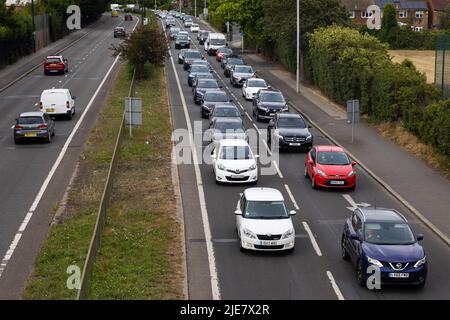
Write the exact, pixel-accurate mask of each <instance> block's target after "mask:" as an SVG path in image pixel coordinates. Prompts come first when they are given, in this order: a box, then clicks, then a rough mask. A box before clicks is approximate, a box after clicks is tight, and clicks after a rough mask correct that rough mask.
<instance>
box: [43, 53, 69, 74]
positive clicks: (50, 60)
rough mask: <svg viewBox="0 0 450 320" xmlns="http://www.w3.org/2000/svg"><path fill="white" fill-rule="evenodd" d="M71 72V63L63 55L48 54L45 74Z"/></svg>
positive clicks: (45, 62)
mask: <svg viewBox="0 0 450 320" xmlns="http://www.w3.org/2000/svg"><path fill="white" fill-rule="evenodd" d="M67 72H69V63H68V60H67V59H66V58H64V57H63V56H48V57H47V58H45V61H44V74H45V75H49V74H50V73H62V74H64V73H67Z"/></svg>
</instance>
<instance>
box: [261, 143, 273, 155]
mask: <svg viewBox="0 0 450 320" xmlns="http://www.w3.org/2000/svg"><path fill="white" fill-rule="evenodd" d="M263 143H264V146H265V147H266V150H267V152H268V153H269V155H272V151H270V149H269V146H268V145H267V142H266V140H265V139H263Z"/></svg>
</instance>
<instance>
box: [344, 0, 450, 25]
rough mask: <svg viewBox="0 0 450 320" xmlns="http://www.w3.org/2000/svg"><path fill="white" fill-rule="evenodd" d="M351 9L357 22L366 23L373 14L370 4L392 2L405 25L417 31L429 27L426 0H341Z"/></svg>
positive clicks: (398, 18)
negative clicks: (368, 9) (370, 10)
mask: <svg viewBox="0 0 450 320" xmlns="http://www.w3.org/2000/svg"><path fill="white" fill-rule="evenodd" d="M341 1H342V2H343V4H344V5H345V6H346V8H348V10H349V11H350V17H351V18H352V19H353V20H354V22H355V23H357V24H365V23H366V21H367V19H368V18H370V17H371V16H372V13H371V12H367V8H368V7H369V6H370V5H377V6H379V7H380V8H381V10H383V9H384V7H385V6H386V5H387V4H389V3H391V4H393V5H394V7H395V10H396V11H397V21H398V22H399V23H400V24H401V25H403V24H408V25H411V27H412V28H414V30H415V31H422V30H424V29H428V27H429V26H428V23H429V19H428V17H429V12H428V4H427V2H426V1H424V0H341ZM449 1H450V0H449Z"/></svg>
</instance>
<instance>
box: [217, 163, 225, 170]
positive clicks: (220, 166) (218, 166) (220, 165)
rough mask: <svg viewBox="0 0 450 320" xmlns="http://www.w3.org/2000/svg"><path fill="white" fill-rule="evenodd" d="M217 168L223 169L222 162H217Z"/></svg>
mask: <svg viewBox="0 0 450 320" xmlns="http://www.w3.org/2000/svg"><path fill="white" fill-rule="evenodd" d="M217 168H219V170H225V166H224V165H223V164H221V163H219V164H218V165H217Z"/></svg>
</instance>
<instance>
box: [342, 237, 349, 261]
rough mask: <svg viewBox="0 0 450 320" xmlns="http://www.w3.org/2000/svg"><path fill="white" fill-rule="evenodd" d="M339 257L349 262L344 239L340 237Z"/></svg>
mask: <svg viewBox="0 0 450 320" xmlns="http://www.w3.org/2000/svg"><path fill="white" fill-rule="evenodd" d="M341 257H342V259H344V260H349V259H350V256H349V255H348V252H347V249H346V248H345V238H344V236H342V239H341Z"/></svg>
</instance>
